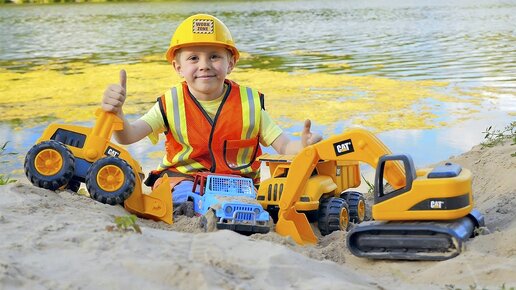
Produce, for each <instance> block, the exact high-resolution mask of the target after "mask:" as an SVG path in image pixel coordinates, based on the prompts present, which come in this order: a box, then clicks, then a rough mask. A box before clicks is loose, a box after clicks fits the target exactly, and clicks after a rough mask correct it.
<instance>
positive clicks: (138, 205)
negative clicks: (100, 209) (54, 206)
mask: <svg viewBox="0 0 516 290" xmlns="http://www.w3.org/2000/svg"><path fill="white" fill-rule="evenodd" d="M95 114H96V116H97V120H96V123H95V126H94V127H93V128H87V127H82V126H76V125H60V124H51V125H50V126H48V127H47V128H46V129H45V131H44V132H43V135H42V136H41V137H40V138H39V139H38V140H37V142H36V145H34V146H33V147H32V148H31V149H30V150H29V152H28V153H27V155H26V157H25V164H24V168H25V174H26V175H27V178H28V179H29V180H30V181H31V182H32V184H34V185H35V186H38V187H42V188H46V189H50V190H57V189H70V190H72V191H75V192H77V190H78V189H79V187H80V185H81V182H84V183H86V187H87V189H88V192H89V193H90V196H91V197H92V198H94V199H95V200H97V201H100V202H102V203H106V204H110V205H115V204H122V203H123V204H124V206H125V208H126V209H127V210H128V211H130V212H132V213H135V214H137V215H139V216H142V217H146V218H151V219H155V220H162V221H165V222H167V223H169V224H170V223H172V196H171V194H170V184H169V182H163V183H162V185H160V186H159V187H157V188H156V189H155V190H154V191H153V192H152V193H150V194H143V193H142V185H141V184H142V181H141V180H142V178H143V176H144V174H143V173H142V169H141V166H140V164H138V162H137V161H136V160H134V159H133V158H132V157H131V155H130V154H129V152H128V151H127V150H125V149H123V148H122V147H120V146H117V145H116V144H114V143H111V142H110V140H111V135H112V133H113V131H115V130H121V129H123V121H122V120H121V119H120V118H118V117H117V116H116V115H115V114H113V113H108V112H104V111H103V110H102V109H98V110H97V112H96V113H95Z"/></svg>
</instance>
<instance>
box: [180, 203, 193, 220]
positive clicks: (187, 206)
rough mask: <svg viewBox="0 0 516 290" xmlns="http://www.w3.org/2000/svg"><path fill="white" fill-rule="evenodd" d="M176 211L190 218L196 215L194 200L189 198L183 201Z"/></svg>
mask: <svg viewBox="0 0 516 290" xmlns="http://www.w3.org/2000/svg"><path fill="white" fill-rule="evenodd" d="M175 212H176V214H178V215H184V216H187V217H190V218H191V217H193V216H194V215H195V212H194V204H193V201H191V200H188V201H185V202H183V203H182V204H180V205H179V206H178V207H177V210H176V211H175Z"/></svg>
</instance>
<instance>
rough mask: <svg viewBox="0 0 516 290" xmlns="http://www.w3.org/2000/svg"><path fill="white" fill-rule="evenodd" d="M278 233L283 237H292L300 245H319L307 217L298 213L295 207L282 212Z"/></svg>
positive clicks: (277, 225)
mask: <svg viewBox="0 0 516 290" xmlns="http://www.w3.org/2000/svg"><path fill="white" fill-rule="evenodd" d="M276 232H277V233H278V234H280V235H282V236H291V237H292V238H293V239H294V241H296V242H297V243H298V244H300V245H306V244H316V243H317V237H316V236H315V234H314V232H313V231H312V228H311V227H310V223H308V219H307V218H306V215H304V214H302V213H298V212H297V211H296V209H295V208H294V207H290V208H288V209H287V210H285V211H280V213H279V218H278V223H277V224H276Z"/></svg>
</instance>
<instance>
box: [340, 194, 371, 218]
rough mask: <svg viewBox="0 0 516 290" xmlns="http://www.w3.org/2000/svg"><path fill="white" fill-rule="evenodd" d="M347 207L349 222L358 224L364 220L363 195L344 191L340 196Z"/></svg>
mask: <svg viewBox="0 0 516 290" xmlns="http://www.w3.org/2000/svg"><path fill="white" fill-rule="evenodd" d="M340 197H341V198H343V199H345V200H346V202H347V203H348V206H349V220H350V221H351V222H353V223H356V224H359V223H361V222H363V221H364V220H365V216H366V203H365V198H364V195H363V194H362V193H360V192H358V191H346V192H343V193H342V194H341V195H340Z"/></svg>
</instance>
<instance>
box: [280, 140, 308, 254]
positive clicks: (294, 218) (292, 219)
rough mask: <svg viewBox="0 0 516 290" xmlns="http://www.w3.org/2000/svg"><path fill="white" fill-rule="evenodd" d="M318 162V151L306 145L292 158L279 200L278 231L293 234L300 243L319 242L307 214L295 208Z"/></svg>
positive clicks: (283, 234)
mask: <svg viewBox="0 0 516 290" xmlns="http://www.w3.org/2000/svg"><path fill="white" fill-rule="evenodd" d="M317 162H318V158H317V151H316V150H315V149H314V148H313V147H312V146H309V147H306V148H305V149H304V150H303V151H302V152H301V153H300V154H298V155H297V156H296V157H295V158H294V160H292V165H291V169H290V171H289V173H288V175H287V182H286V186H285V190H284V191H283V194H282V196H281V199H280V202H279V207H280V210H279V212H278V222H277V223H276V232H277V233H278V234H280V235H282V236H291V237H292V238H293V239H294V241H296V242H297V243H298V244H300V245H304V244H316V243H317V237H316V236H315V234H314V232H313V230H312V227H310V223H309V222H308V219H307V218H306V215H304V214H302V213H298V212H297V211H296V208H295V204H296V202H297V201H298V200H299V197H300V195H301V192H302V189H303V188H304V187H305V186H306V181H307V180H308V178H309V176H310V174H311V173H312V171H313V169H314V168H315V165H316V164H317Z"/></svg>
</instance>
